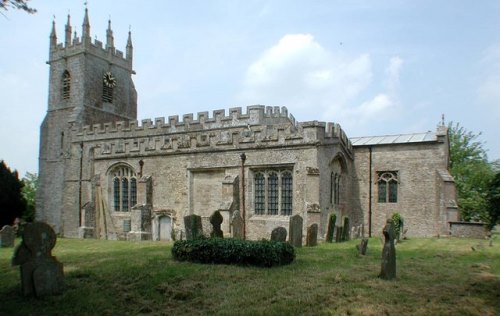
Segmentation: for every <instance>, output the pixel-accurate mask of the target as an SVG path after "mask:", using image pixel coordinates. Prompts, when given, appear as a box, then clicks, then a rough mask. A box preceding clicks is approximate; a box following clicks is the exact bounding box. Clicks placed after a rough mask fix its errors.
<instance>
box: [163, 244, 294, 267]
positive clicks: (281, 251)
mask: <svg viewBox="0 0 500 316" xmlns="http://www.w3.org/2000/svg"><path fill="white" fill-rule="evenodd" d="M172 255H173V257H174V259H175V260H178V261H191V262H198V263H217V264H235V265H253V266H260V267H272V266H279V265H285V264H290V263H292V262H293V260H294V259H295V249H294V248H293V246H292V245H290V244H288V243H284V242H278V241H268V240H260V241H251V240H239V239H230V238H229V239H222V238H210V239H207V238H199V239H194V240H178V241H176V242H175V243H174V246H173V247H172Z"/></svg>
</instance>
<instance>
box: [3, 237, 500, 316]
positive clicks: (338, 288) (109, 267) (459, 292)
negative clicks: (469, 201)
mask: <svg viewBox="0 0 500 316" xmlns="http://www.w3.org/2000/svg"><path fill="white" fill-rule="evenodd" d="M19 242H20V240H19V239H18V240H16V244H17V243H19ZM359 242H360V240H353V241H349V242H345V243H332V244H328V243H320V244H319V245H318V246H317V247H313V248H309V247H303V248H298V249H297V252H296V253H297V258H296V261H295V262H294V263H292V264H291V265H287V266H280V267H274V268H258V267H239V266H227V265H203V264H194V263H188V262H176V261H174V260H173V259H172V255H171V252H170V250H171V247H172V244H171V243H164V242H124V241H99V240H75V239H58V241H57V245H56V247H55V249H54V251H53V255H55V256H56V257H57V259H58V260H59V261H60V262H62V263H63V264H64V271H65V283H66V291H65V292H64V294H63V295H60V296H53V297H47V298H45V299H34V298H24V297H22V296H21V294H20V276H19V267H11V266H10V260H11V257H12V254H13V251H14V249H13V248H1V249H0V275H1V281H0V315H75V316H76V315H138V314H151V315H162V314H164V315H181V314H185V315H197V314H221V315H235V314H248V315H255V314H261V315H262V314H265V315H299V314H310V315H321V314H333V315H384V314H389V315H495V314H500V240H499V239H497V240H496V242H494V243H493V246H492V247H490V246H489V245H488V241H484V240H483V241H481V240H473V239H455V238H441V239H437V238H430V239H410V240H405V241H404V242H402V243H400V244H398V245H397V246H396V252H397V279H396V280H395V281H384V280H380V279H378V278H377V274H378V273H379V272H380V258H381V251H382V243H381V241H380V239H379V238H372V239H370V241H369V243H368V251H367V255H366V256H358V255H357V250H356V249H355V245H356V244H358V243H359ZM471 247H474V249H475V251H473V250H472V248H471Z"/></svg>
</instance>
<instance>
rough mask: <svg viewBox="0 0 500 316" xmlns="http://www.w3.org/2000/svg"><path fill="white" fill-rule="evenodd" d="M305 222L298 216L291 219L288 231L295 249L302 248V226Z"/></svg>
mask: <svg viewBox="0 0 500 316" xmlns="http://www.w3.org/2000/svg"><path fill="white" fill-rule="evenodd" d="M303 222H304V220H303V219H302V217H301V216H300V215H299V214H297V215H294V216H292V217H290V224H289V228H288V231H289V232H290V239H289V241H290V244H291V245H292V246H294V247H302V225H303Z"/></svg>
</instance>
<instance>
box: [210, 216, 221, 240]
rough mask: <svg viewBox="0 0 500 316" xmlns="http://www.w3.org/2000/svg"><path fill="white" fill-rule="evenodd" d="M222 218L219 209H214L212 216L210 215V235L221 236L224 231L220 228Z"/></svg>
mask: <svg viewBox="0 0 500 316" xmlns="http://www.w3.org/2000/svg"><path fill="white" fill-rule="evenodd" d="M223 220H224V218H223V217H222V215H221V214H220V212H219V211H215V212H214V213H213V214H212V216H210V224H212V232H211V233H210V237H212V238H213V237H218V238H223V237H224V233H223V232H222V229H220V225H221V224H222V221H223Z"/></svg>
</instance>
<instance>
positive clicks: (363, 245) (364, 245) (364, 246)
mask: <svg viewBox="0 0 500 316" xmlns="http://www.w3.org/2000/svg"><path fill="white" fill-rule="evenodd" d="M367 248H368V238H363V239H361V242H360V243H359V245H356V249H358V253H359V254H360V255H362V256H364V255H366V249H367Z"/></svg>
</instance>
